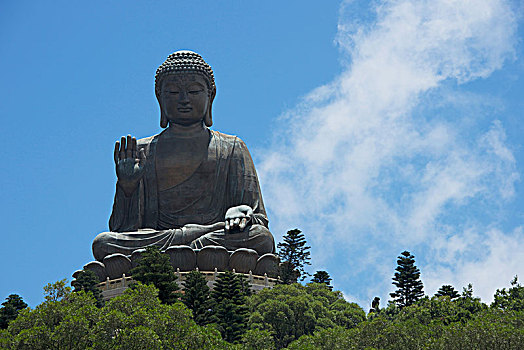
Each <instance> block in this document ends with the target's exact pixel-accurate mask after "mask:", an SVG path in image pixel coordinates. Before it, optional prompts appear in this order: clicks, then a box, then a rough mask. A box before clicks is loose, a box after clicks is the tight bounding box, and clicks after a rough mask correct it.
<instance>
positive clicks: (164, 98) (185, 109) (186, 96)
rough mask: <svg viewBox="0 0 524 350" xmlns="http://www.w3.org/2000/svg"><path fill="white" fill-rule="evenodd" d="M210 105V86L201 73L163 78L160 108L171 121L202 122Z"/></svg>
mask: <svg viewBox="0 0 524 350" xmlns="http://www.w3.org/2000/svg"><path fill="white" fill-rule="evenodd" d="M208 107H209V94H208V88H207V84H206V81H205V79H204V77H202V76H201V75H200V74H197V73H177V74H170V75H168V76H166V77H165V78H164V79H163V81H162V85H161V94H160V108H162V111H163V113H164V115H165V117H166V118H167V120H168V121H169V123H174V124H178V125H183V126H189V125H193V124H196V123H202V121H203V120H204V116H205V114H206V112H207V110H208Z"/></svg>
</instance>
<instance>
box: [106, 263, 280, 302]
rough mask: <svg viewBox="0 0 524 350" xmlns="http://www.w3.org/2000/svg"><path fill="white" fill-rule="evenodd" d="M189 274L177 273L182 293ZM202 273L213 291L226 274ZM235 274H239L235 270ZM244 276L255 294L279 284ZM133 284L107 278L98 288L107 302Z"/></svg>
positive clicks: (259, 277)
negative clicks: (220, 278)
mask: <svg viewBox="0 0 524 350" xmlns="http://www.w3.org/2000/svg"><path fill="white" fill-rule="evenodd" d="M188 273H189V271H184V272H182V271H180V269H178V270H177V271H176V272H175V274H176V275H177V277H178V278H177V280H176V282H177V284H178V286H179V287H180V289H181V290H182V291H183V289H184V285H183V282H184V281H185V280H186V276H187V274H188ZM200 273H201V274H202V275H204V278H205V279H206V281H207V286H208V287H209V288H210V289H211V290H212V289H213V286H214V285H215V280H216V279H217V278H218V276H220V274H223V273H224V272H220V271H218V270H216V269H215V271H200ZM233 273H237V272H236V271H235V270H233ZM243 275H244V276H245V277H246V279H247V281H248V283H249V287H250V289H251V290H252V291H253V292H255V293H256V292H259V291H261V290H262V289H264V288H273V287H274V286H275V285H276V284H277V283H278V278H272V277H268V276H267V274H264V276H258V275H253V273H251V272H249V273H247V274H243ZM132 283H134V280H133V278H132V277H129V276H126V275H125V274H124V275H122V276H121V277H120V278H116V279H109V277H107V279H106V280H105V281H104V282H101V283H99V284H98V288H100V290H101V291H102V296H103V298H104V300H106V301H107V300H109V299H111V298H114V297H116V296H119V295H122V293H124V291H125V290H126V289H127V288H128V287H129V286H130V285H131V284H132Z"/></svg>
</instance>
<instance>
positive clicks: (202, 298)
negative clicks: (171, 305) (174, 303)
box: [182, 271, 213, 326]
mask: <svg viewBox="0 0 524 350" xmlns="http://www.w3.org/2000/svg"><path fill="white" fill-rule="evenodd" d="M183 285H184V294H183V295H182V302H183V303H184V304H185V305H186V306H187V307H188V308H189V309H190V310H191V311H192V312H193V319H194V320H195V322H196V323H197V324H198V325H200V326H203V325H206V324H208V323H210V322H211V321H212V316H213V313H212V301H211V299H210V295H211V293H210V291H209V287H208V286H207V281H206V279H205V277H204V275H202V274H201V273H200V272H198V271H191V272H190V273H188V274H187V275H186V279H185V281H184V282H183Z"/></svg>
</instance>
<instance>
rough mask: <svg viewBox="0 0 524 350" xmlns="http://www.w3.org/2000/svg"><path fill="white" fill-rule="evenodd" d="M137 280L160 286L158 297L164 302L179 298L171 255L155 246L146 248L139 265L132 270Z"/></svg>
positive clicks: (172, 301)
mask: <svg viewBox="0 0 524 350" xmlns="http://www.w3.org/2000/svg"><path fill="white" fill-rule="evenodd" d="M131 275H132V276H133V279H134V280H135V281H139V282H142V283H143V284H153V285H154V286H155V287H157V288H158V297H159V298H160V300H161V301H162V303H164V304H173V303H174V302H176V301H177V300H178V297H179V293H177V291H178V289H179V288H178V284H177V283H176V279H177V277H176V275H175V271H174V270H173V266H171V262H170V260H169V256H168V255H166V254H162V253H161V252H160V249H158V248H157V247H154V246H150V247H147V248H146V251H145V252H144V253H142V257H141V258H140V260H139V261H138V265H137V267H135V268H134V269H132V270H131Z"/></svg>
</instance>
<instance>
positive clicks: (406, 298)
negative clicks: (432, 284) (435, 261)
mask: <svg viewBox="0 0 524 350" xmlns="http://www.w3.org/2000/svg"><path fill="white" fill-rule="evenodd" d="M397 265H398V266H397V268H396V269H395V270H396V271H397V272H395V276H394V277H393V284H394V285H395V286H396V287H397V290H396V291H395V292H394V293H390V294H389V295H390V296H391V297H392V298H393V301H394V302H395V304H397V306H399V307H404V306H409V305H411V304H413V303H414V302H416V301H417V300H419V299H420V298H422V297H423V296H424V292H423V288H424V287H423V285H422V281H421V280H420V270H419V269H418V268H417V267H416V266H415V257H414V256H413V255H411V253H410V252H408V251H407V250H406V251H403V252H402V253H401V254H400V256H399V257H398V260H397Z"/></svg>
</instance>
